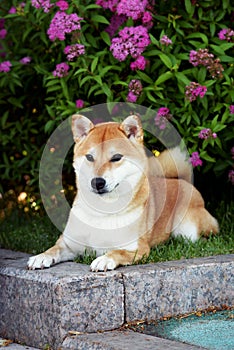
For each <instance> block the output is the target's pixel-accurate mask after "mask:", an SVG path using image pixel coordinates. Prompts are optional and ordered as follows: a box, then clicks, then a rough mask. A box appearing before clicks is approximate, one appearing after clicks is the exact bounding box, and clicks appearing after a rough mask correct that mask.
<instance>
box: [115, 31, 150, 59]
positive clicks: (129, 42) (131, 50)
mask: <svg viewBox="0 0 234 350" xmlns="http://www.w3.org/2000/svg"><path fill="white" fill-rule="evenodd" d="M149 44H150V38H149V34H148V31H147V29H146V28H145V27H143V26H137V27H125V28H124V29H122V30H120V32H119V37H117V38H113V39H112V43H111V47H110V50H111V52H112V54H113V56H114V57H115V58H116V59H117V60H119V61H124V60H125V59H126V58H127V56H128V55H130V56H131V57H133V58H137V57H139V56H140V55H141V54H142V52H143V51H144V50H145V48H146V47H147V46H148V45H149Z"/></svg>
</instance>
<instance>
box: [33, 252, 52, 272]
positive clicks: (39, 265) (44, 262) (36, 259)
mask: <svg viewBox="0 0 234 350" xmlns="http://www.w3.org/2000/svg"><path fill="white" fill-rule="evenodd" d="M54 263H55V261H54V259H53V257H51V256H50V255H47V254H45V253H42V254H38V255H35V256H31V258H29V260H28V264H27V266H28V269H29V270H35V269H44V268H45V267H50V266H51V265H53V264H54Z"/></svg>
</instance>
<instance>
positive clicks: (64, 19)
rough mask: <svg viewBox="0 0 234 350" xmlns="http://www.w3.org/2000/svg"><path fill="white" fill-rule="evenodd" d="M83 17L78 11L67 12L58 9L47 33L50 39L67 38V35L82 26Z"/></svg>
mask: <svg viewBox="0 0 234 350" xmlns="http://www.w3.org/2000/svg"><path fill="white" fill-rule="evenodd" d="M81 20H82V18H81V17H78V16H77V14H76V13H71V14H67V13H65V12H63V11H58V12H56V14H55V15H54V17H53V19H52V21H51V23H50V27H49V29H48V31H47V34H48V36H49V38H50V40H52V41H54V40H56V39H59V40H61V41H62V40H65V35H66V34H68V33H71V32H73V31H75V30H79V29H80V28H81V26H80V21H81Z"/></svg>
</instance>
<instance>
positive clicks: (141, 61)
mask: <svg viewBox="0 0 234 350" xmlns="http://www.w3.org/2000/svg"><path fill="white" fill-rule="evenodd" d="M146 63H147V61H146V59H145V57H144V56H139V57H137V59H136V61H134V62H132V63H131V64H130V68H131V70H136V69H140V70H144V69H145V66H146Z"/></svg>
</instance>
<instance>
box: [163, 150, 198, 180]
mask: <svg viewBox="0 0 234 350" xmlns="http://www.w3.org/2000/svg"><path fill="white" fill-rule="evenodd" d="M156 160H157V162H158V167H157V168H158V171H159V172H160V173H161V174H157V175H160V176H164V177H166V178H178V179H183V180H186V181H187V182H190V183H191V182H192V180H193V171H192V165H191V163H190V162H189V160H188V155H187V154H186V152H185V151H181V148H180V147H179V146H177V147H175V148H170V149H167V150H165V151H163V152H162V153H161V154H160V155H159V156H158V157H157V158H156Z"/></svg>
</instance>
